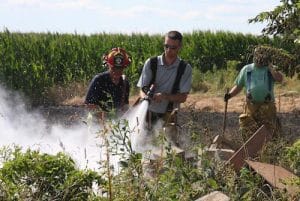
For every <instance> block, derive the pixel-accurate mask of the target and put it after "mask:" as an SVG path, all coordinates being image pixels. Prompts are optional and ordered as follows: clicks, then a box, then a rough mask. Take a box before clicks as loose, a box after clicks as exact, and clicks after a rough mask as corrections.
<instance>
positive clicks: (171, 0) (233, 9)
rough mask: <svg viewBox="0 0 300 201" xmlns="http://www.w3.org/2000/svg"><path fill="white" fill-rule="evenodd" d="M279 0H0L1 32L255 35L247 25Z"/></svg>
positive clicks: (258, 26) (254, 29)
mask: <svg viewBox="0 0 300 201" xmlns="http://www.w3.org/2000/svg"><path fill="white" fill-rule="evenodd" d="M278 5H280V0H115V1H113V0H0V30H1V31H2V30H4V29H5V28H7V29H8V30H10V31H18V32H48V31H49V32H59V33H75V32H76V33H78V34H86V35H89V34H95V33H102V32H106V33H127V34H130V33H149V34H154V33H158V34H163V33H165V32H167V31H169V30H173V29H176V30H179V31H181V32H192V31H194V30H202V31H206V30H211V31H219V30H222V31H231V32H241V33H251V34H259V33H260V31H261V29H262V28H263V27H264V26H265V24H261V23H257V24H248V21H247V20H248V19H249V18H252V17H254V16H256V15H257V14H258V13H260V12H262V11H270V10H273V9H274V8H275V7H276V6H278Z"/></svg>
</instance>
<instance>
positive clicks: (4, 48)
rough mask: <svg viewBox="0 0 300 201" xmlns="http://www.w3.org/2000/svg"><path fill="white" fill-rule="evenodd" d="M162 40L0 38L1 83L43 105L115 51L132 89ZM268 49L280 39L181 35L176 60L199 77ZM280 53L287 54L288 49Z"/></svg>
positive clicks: (200, 33) (220, 34) (10, 35)
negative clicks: (56, 89)
mask: <svg viewBox="0 0 300 201" xmlns="http://www.w3.org/2000/svg"><path fill="white" fill-rule="evenodd" d="M162 43H163V35H148V34H134V33H133V34H131V35H128V34H107V33H99V34H94V35H89V36H87V35H78V34H60V33H18V32H17V33H16V32H14V33H12V32H10V31H9V30H5V31H3V32H0V58H1V60H0V83H1V85H4V86H5V87H7V88H9V89H13V90H17V91H20V92H22V93H24V94H25V95H26V96H27V97H29V98H30V99H31V100H33V102H35V104H40V103H43V102H44V101H45V100H44V99H45V92H46V91H47V90H48V89H49V88H50V87H52V86H54V85H57V86H65V85H67V84H70V83H75V82H79V83H82V82H85V83H86V82H88V81H89V80H90V79H91V78H92V77H93V76H94V75H95V74H96V73H99V72H102V71H105V70H106V69H105V68H104V67H103V66H102V60H101V57H102V55H103V54H104V53H105V52H107V51H108V50H110V49H111V48H113V47H117V46H118V47H122V48H125V49H126V50H127V51H128V52H129V53H130V54H131V56H132V58H133V62H132V64H131V66H130V67H129V68H128V69H127V70H126V75H127V77H128V78H129V79H130V81H131V82H132V83H133V84H132V85H131V86H132V87H134V86H135V83H136V82H137V80H138V77H139V74H140V70H141V68H142V66H143V63H144V62H145V60H146V59H147V58H148V57H150V56H154V55H158V54H160V53H162V52H163V45H162ZM258 44H267V45H272V46H275V47H279V48H281V44H283V43H282V42H281V40H280V39H270V38H267V37H258V36H254V35H250V34H249V35H244V34H241V33H230V32H222V31H220V32H210V31H195V32H192V33H184V44H183V45H184V46H183V49H182V50H181V53H180V56H181V57H182V58H184V59H185V60H187V61H188V62H189V63H190V64H191V65H192V66H193V68H195V69H197V70H199V71H200V72H207V71H212V70H213V69H226V68H227V63H228V62H229V61H237V63H240V64H244V63H247V62H248V60H249V57H248V56H247V55H248V53H249V48H251V47H253V46H255V45H258ZM285 46H286V47H284V48H285V49H286V50H287V51H289V50H290V49H292V48H293V47H292V46H287V45H285Z"/></svg>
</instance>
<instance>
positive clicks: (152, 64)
mask: <svg viewBox="0 0 300 201" xmlns="http://www.w3.org/2000/svg"><path fill="white" fill-rule="evenodd" d="M150 68H151V71H152V78H151V81H150V84H149V86H151V84H154V82H155V78H156V71H157V57H151V58H150Z"/></svg>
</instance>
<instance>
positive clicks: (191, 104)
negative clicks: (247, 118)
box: [46, 92, 300, 143]
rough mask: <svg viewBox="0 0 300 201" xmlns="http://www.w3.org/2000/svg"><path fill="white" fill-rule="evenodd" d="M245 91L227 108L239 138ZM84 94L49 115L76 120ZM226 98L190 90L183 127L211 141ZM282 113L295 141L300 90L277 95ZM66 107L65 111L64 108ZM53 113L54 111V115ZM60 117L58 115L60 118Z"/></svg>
mask: <svg viewBox="0 0 300 201" xmlns="http://www.w3.org/2000/svg"><path fill="white" fill-rule="evenodd" d="M136 100H137V96H132V97H131V98H130V105H132V104H133V103H134V102H135V101H136ZM244 102H245V101H244V95H243V94H240V95H238V96H236V97H234V98H232V99H230V101H229V103H228V108H227V120H226V122H225V126H226V129H225V136H226V137H227V138H229V139H235V137H234V136H238V135H239V131H238V130H239V125H238V117H239V115H240V113H241V112H242V111H243V107H244ZM82 103H83V98H82V97H73V98H71V99H68V100H65V101H63V103H62V105H64V106H60V107H55V108H52V110H50V113H49V110H47V109H46V111H47V112H48V113H47V114H48V117H50V118H51V117H52V116H56V115H55V114H59V115H60V116H61V117H63V118H64V119H65V121H66V124H67V125H69V124H72V123H73V121H74V119H75V122H76V120H78V119H82V118H81V117H80V116H82V114H84V109H83V107H82ZM224 106H225V105H224V101H223V96H222V95H219V96H216V95H208V94H205V93H195V94H190V95H189V97H188V99H187V101H186V102H185V103H183V104H182V109H181V112H180V113H179V117H181V119H182V123H181V124H182V125H181V126H182V127H185V126H186V127H188V126H190V125H193V128H192V130H193V131H197V132H198V133H200V134H201V135H203V138H204V139H205V141H207V143H209V142H211V141H212V139H213V138H214V136H216V135H218V134H221V133H222V131H223V126H224ZM276 106H277V111H278V117H279V118H280V120H281V123H282V128H283V133H284V137H285V138H286V139H287V140H289V141H291V142H293V141H294V140H296V139H299V136H300V94H298V93H296V92H286V93H284V94H280V95H278V96H277V99H276ZM62 111H63V112H62ZM52 114H53V115H52ZM57 119H60V118H56V117H55V118H54V120H57Z"/></svg>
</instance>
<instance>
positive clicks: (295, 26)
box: [249, 0, 300, 70]
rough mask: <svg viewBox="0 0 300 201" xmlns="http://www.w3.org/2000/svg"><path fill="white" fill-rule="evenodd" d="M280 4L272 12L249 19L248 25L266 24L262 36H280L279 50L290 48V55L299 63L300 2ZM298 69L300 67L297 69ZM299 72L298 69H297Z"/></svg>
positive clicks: (282, 1) (283, 1) (292, 0)
mask: <svg viewBox="0 0 300 201" xmlns="http://www.w3.org/2000/svg"><path fill="white" fill-rule="evenodd" d="M280 2H281V4H280V5H279V6H277V7H276V8H275V9H274V10H272V11H269V12H268V11H265V12H262V13H259V14H258V15H257V16H256V17H254V18H252V19H249V23H257V22H267V23H268V24H267V26H266V27H265V28H263V29H262V33H263V35H273V36H275V40H276V36H277V35H278V36H280V37H281V38H283V40H281V42H280V43H281V48H286V47H287V46H290V47H291V49H290V53H291V54H294V55H295V57H296V60H297V63H298V64H299V63H300V20H299V19H300V2H299V0H281V1H280ZM298 68H300V67H298ZM298 70H300V69H298Z"/></svg>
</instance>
